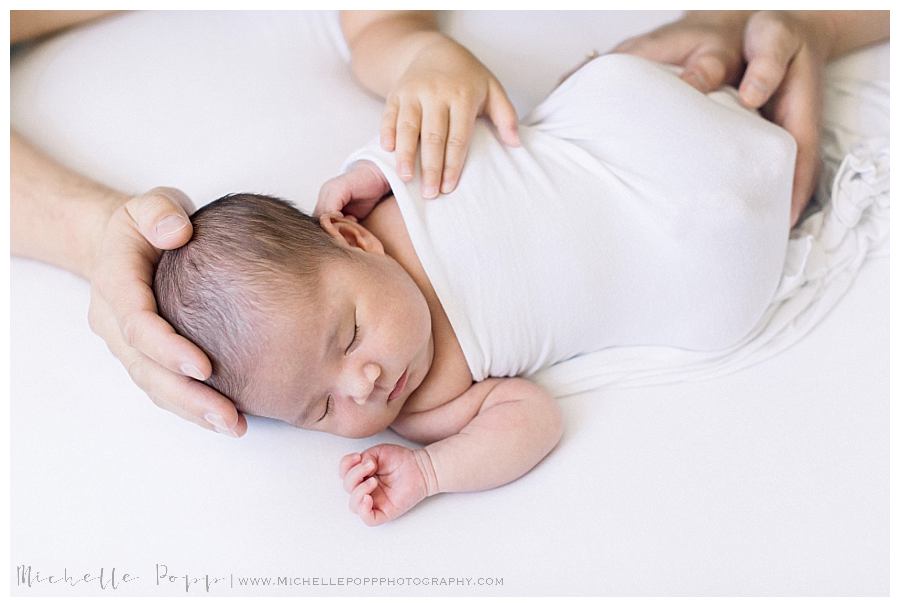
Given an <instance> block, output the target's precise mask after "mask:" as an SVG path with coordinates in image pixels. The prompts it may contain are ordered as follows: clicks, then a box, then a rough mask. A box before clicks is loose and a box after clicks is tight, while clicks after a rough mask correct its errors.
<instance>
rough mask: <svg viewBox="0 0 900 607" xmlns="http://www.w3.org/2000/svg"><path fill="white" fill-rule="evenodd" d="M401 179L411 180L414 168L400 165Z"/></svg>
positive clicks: (405, 164)
mask: <svg viewBox="0 0 900 607" xmlns="http://www.w3.org/2000/svg"><path fill="white" fill-rule="evenodd" d="M400 177H401V178H402V179H409V178H410V177H412V166H410V165H409V164H407V163H405V162H404V163H403V164H401V165H400Z"/></svg>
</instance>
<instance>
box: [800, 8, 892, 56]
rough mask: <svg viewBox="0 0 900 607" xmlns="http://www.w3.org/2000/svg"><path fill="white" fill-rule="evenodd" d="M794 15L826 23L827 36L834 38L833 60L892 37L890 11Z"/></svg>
mask: <svg viewBox="0 0 900 607" xmlns="http://www.w3.org/2000/svg"><path fill="white" fill-rule="evenodd" d="M794 14H796V15H799V16H801V18H812V19H815V20H817V21H819V22H820V23H821V24H822V27H823V31H824V33H825V35H830V41H831V42H830V44H829V53H828V60H829V61H831V60H833V59H837V58H838V57H841V56H842V55H846V54H847V53H849V52H851V51H855V50H856V49H859V48H862V47H864V46H868V45H870V44H875V43H876V42H881V41H883V40H887V39H889V38H890V36H891V23H890V12H889V11H794Z"/></svg>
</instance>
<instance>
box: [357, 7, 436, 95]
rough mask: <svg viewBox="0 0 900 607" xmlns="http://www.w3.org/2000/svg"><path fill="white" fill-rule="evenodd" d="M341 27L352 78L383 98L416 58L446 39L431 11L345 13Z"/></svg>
mask: <svg viewBox="0 0 900 607" xmlns="http://www.w3.org/2000/svg"><path fill="white" fill-rule="evenodd" d="M341 28H342V30H343V33H344V38H345V39H346V41H347V45H348V46H349V47H350V53H351V69H352V70H353V75H354V76H355V77H356V79H357V80H358V81H359V82H360V84H362V85H363V86H364V87H365V88H367V89H368V90H370V91H372V92H373V93H376V94H377V95H380V96H381V97H386V96H387V94H388V93H389V92H390V91H391V90H392V89H393V88H394V86H395V85H396V84H397V82H398V81H399V80H400V77H401V76H402V75H403V73H404V72H405V71H406V69H407V67H409V65H410V63H412V61H413V59H414V58H415V57H416V55H417V54H418V53H419V52H420V51H421V50H422V49H423V48H425V47H426V46H428V45H430V44H434V43H436V42H441V41H446V40H447V38H446V36H444V35H443V34H441V33H440V32H439V31H438V27H437V18H436V16H435V14H434V12H433V11H345V12H343V13H342V14H341Z"/></svg>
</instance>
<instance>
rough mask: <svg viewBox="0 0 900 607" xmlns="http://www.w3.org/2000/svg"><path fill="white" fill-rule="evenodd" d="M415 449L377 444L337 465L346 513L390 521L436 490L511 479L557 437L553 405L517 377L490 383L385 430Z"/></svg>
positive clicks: (558, 423) (474, 488)
mask: <svg viewBox="0 0 900 607" xmlns="http://www.w3.org/2000/svg"><path fill="white" fill-rule="evenodd" d="M391 427H392V428H393V429H394V430H395V431H397V432H398V433H399V434H400V435H401V436H403V437H405V438H408V439H410V440H414V441H416V442H420V443H431V444H429V445H427V446H426V447H424V448H421V449H414V450H413V449H406V448H405V447H401V446H399V445H376V446H375V447H372V448H371V449H368V450H366V451H365V452H363V453H362V454H351V455H348V456H346V457H345V458H344V459H343V460H342V462H341V474H342V476H343V477H344V486H345V488H346V489H347V491H348V492H350V493H351V501H350V508H351V510H352V511H353V512H356V513H357V514H358V515H359V516H360V518H362V519H363V521H364V522H366V524H369V525H377V524H380V523H383V522H387V521H389V520H392V519H394V518H396V517H398V516H400V515H401V514H403V513H404V512H406V511H407V510H409V509H410V508H412V507H413V506H415V505H416V504H417V503H418V502H420V501H421V500H423V499H425V498H426V497H429V496H432V495H435V494H437V493H448V492H457V491H480V490H483V489H491V488H493V487H497V486H500V485H503V484H505V483H508V482H510V481H512V480H515V479H517V478H519V477H520V476H522V475H523V474H525V473H526V472H528V471H529V470H531V469H532V468H533V467H534V466H535V465H536V464H537V463H538V462H539V461H541V460H542V459H543V458H544V457H545V456H546V455H547V454H548V453H549V452H550V451H551V450H552V449H553V447H554V446H556V444H557V443H558V442H559V439H560V437H561V436H562V416H561V413H560V410H559V405H558V404H557V403H556V401H555V400H554V399H553V398H552V397H551V396H550V395H549V394H547V393H546V392H545V391H544V390H543V389H541V388H540V387H539V386H537V385H536V384H534V383H532V382H530V381H528V380H526V379H522V378H518V377H512V378H491V379H487V380H485V381H482V382H479V383H476V384H473V385H472V386H471V387H470V388H469V389H468V390H466V391H465V392H464V393H463V394H461V395H460V396H458V397H457V398H455V399H453V400H452V401H450V402H448V403H446V404H445V405H442V406H440V407H437V408H435V409H432V410H429V411H423V412H421V413H415V414H412V415H410V416H408V417H406V418H403V419H402V420H400V421H398V422H395V424H394V425H392V426H391Z"/></svg>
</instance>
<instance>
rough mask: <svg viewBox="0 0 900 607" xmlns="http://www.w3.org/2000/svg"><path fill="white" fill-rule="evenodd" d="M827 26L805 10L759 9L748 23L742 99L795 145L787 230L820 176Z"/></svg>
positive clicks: (798, 214)
mask: <svg viewBox="0 0 900 607" xmlns="http://www.w3.org/2000/svg"><path fill="white" fill-rule="evenodd" d="M829 25H830V24H829V22H828V21H827V20H821V19H819V18H818V16H817V15H813V14H812V13H810V14H809V15H805V14H804V11H798V12H796V13H789V12H784V11H759V12H757V13H755V14H754V15H753V16H752V17H751V18H750V20H749V21H748V22H747V27H746V30H745V32H744V56H745V57H746V60H747V63H748V65H747V70H746V72H745V73H744V77H743V80H742V81H741V86H740V89H739V92H740V96H741V101H742V102H743V103H744V104H745V105H747V106H748V107H753V108H762V110H761V111H762V113H763V115H765V116H766V117H767V118H769V119H770V120H772V122H774V123H775V124H778V125H781V126H782V127H784V129H785V130H787V131H788V132H789V133H790V134H791V135H793V136H794V139H795V140H796V141H797V162H796V164H795V169H794V188H793V195H792V196H791V227H793V226H794V224H796V223H797V220H798V219H799V218H800V214H801V213H802V212H803V209H804V208H806V205H807V203H808V202H809V199H810V198H811V197H812V195H813V193H814V191H815V186H816V180H817V179H818V176H819V169H820V160H819V125H820V122H821V118H822V94H823V92H822V89H823V72H824V68H825V63H826V61H827V60H828V52H829V51H828V44H829V42H828V41H829V40H830V38H831V36H832V35H833V32H830V31H828V30H829Z"/></svg>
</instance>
